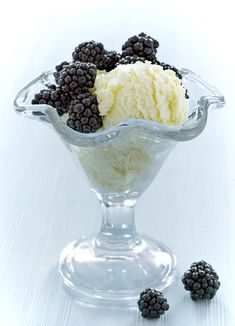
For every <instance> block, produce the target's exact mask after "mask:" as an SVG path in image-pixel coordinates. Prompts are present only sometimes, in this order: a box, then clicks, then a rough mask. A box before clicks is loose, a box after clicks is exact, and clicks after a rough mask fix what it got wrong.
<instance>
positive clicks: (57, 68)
mask: <svg viewBox="0 0 235 326" xmlns="http://www.w3.org/2000/svg"><path fill="white" fill-rule="evenodd" d="M67 65H69V63H68V62H67V61H62V62H61V63H60V64H59V65H57V66H55V70H56V71H55V72H54V77H55V81H56V83H57V84H58V79H59V77H60V73H61V71H62V70H63V69H64V67H65V66H67Z"/></svg>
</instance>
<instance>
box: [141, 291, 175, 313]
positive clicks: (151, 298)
mask: <svg viewBox="0 0 235 326" xmlns="http://www.w3.org/2000/svg"><path fill="white" fill-rule="evenodd" d="M138 307H139V310H140V311H141V315H142V317H144V318H150V319H154V318H159V317H160V316H161V315H163V314H164V313H165V312H166V311H167V310H168V309H169V305H168V303H167V299H166V298H164V296H163V294H162V292H159V291H157V290H154V289H146V290H145V291H143V292H141V293H140V298H139V300H138Z"/></svg>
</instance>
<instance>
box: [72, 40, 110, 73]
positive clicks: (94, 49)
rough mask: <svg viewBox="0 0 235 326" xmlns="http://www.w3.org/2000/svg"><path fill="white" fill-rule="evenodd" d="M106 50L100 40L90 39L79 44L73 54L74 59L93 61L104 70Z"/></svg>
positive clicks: (98, 67)
mask: <svg viewBox="0 0 235 326" xmlns="http://www.w3.org/2000/svg"><path fill="white" fill-rule="evenodd" d="M105 53H106V51H105V49H104V46H103V44H102V43H100V42H95V41H90V42H83V43H81V44H79V45H78V46H77V47H76V48H75V49H74V52H73V54H72V56H73V60H74V61H80V62H90V63H93V64H94V65H95V66H96V67H97V69H100V70H103V69H104V67H103V60H104V55H105Z"/></svg>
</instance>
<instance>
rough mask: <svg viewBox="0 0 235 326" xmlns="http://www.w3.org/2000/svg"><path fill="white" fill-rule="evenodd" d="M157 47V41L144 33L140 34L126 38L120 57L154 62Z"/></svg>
mask: <svg viewBox="0 0 235 326" xmlns="http://www.w3.org/2000/svg"><path fill="white" fill-rule="evenodd" d="M158 47H159V43H158V41H157V40H155V39H154V38H152V37H151V36H148V35H146V34H145V33H140V34H138V35H134V36H132V37H130V38H128V40H127V41H126V42H125V43H124V44H123V46H122V57H126V56H137V57H143V58H145V59H146V60H149V61H155V60H156V53H157V48H158Z"/></svg>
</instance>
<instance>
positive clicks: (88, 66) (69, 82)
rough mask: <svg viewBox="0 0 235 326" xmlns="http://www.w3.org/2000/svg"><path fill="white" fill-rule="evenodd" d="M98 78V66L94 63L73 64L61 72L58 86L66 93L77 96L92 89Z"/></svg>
mask: <svg viewBox="0 0 235 326" xmlns="http://www.w3.org/2000/svg"><path fill="white" fill-rule="evenodd" d="M95 78H96V66H95V65H93V64H92V63H83V62H79V61H77V62H73V63H70V64H69V65H66V66H65V67H64V68H63V69H62V71H61V72H60V76H59V78H58V84H59V86H61V88H62V89H63V91H64V92H67V93H70V94H71V96H73V97H74V96H77V95H79V94H80V93H82V92H83V93H84V92H85V91H87V90H88V89H89V88H92V87H93V86H94V83H95Z"/></svg>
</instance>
